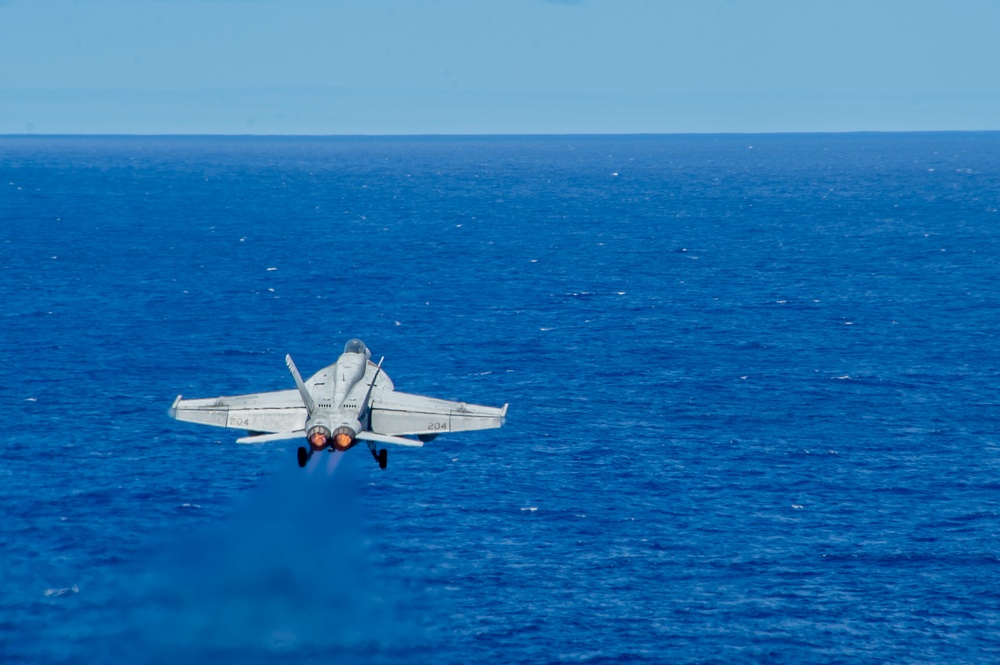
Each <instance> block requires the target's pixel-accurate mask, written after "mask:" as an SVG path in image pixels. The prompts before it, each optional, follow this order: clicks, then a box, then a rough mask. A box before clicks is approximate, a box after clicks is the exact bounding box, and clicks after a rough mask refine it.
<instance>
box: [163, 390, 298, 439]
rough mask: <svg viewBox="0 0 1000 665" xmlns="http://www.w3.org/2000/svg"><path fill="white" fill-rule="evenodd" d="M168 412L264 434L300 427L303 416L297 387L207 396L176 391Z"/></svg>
mask: <svg viewBox="0 0 1000 665" xmlns="http://www.w3.org/2000/svg"><path fill="white" fill-rule="evenodd" d="M170 416H171V417H172V418H175V419H177V420H183V421H185V422H189V423H199V424H202V425H214V426H215V427H229V428H232V429H243V430H247V431H249V432H263V433H268V434H270V433H275V432H295V431H297V430H302V429H304V428H305V426H306V418H307V414H306V407H305V405H304V404H303V403H302V396H301V395H300V394H299V391H298V390H277V391H275V392H269V393H253V394H250V395H235V396H233V397H210V398H208V399H181V396H180V395H178V396H177V399H175V400H174V403H173V406H171V407H170Z"/></svg>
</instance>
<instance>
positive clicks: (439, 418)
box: [371, 390, 508, 436]
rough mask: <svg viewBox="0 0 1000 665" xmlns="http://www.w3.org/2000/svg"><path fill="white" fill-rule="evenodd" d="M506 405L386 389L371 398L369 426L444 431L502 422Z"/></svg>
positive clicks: (385, 430) (390, 430)
mask: <svg viewBox="0 0 1000 665" xmlns="http://www.w3.org/2000/svg"><path fill="white" fill-rule="evenodd" d="M507 406H508V405H506V404H504V405H503V408H499V409H498V408H496V407H492V406H479V405H477V404H466V403H465V402H451V401H448V400H444V399H435V398H433V397H424V396H423V395H411V394H408V393H401V392H396V391H395V390H387V391H384V392H382V393H380V394H379V395H378V397H375V398H373V399H372V405H371V429H372V431H373V432H376V433H378V434H389V435H392V436H396V435H400V434H444V433H445V432H464V431H468V430H477V429H493V428H496V427H500V426H501V425H503V423H504V420H505V419H506V417H507Z"/></svg>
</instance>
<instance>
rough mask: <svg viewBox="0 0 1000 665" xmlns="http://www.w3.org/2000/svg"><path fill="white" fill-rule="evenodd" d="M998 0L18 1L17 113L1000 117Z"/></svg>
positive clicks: (854, 125)
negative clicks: (699, 0) (697, 0)
mask: <svg viewBox="0 0 1000 665" xmlns="http://www.w3.org/2000/svg"><path fill="white" fill-rule="evenodd" d="M998 25H1000V2H996V1H994V0H951V1H950V2H949V1H945V0H908V1H903V0H864V1H860V0H837V1H823V0H813V1H809V0H797V1H793V0H752V1H751V0H711V1H708V2H695V1H693V0H686V1H679V0H678V1H675V0H577V1H571V0H563V1H555V0H548V1H546V0H502V1H501V0H364V1H361V0H355V1H351V2H348V1H341V0H0V63H3V64H2V65H0V133H213V134H244V133H252V134H411V133H431V134H455V133H459V134H468V133H488V134H494V133H500V134H503V133H633V132H666V133H672V132H769V131H858V130H890V131H891V130H970V129H1000V37H998V33H997V26H998Z"/></svg>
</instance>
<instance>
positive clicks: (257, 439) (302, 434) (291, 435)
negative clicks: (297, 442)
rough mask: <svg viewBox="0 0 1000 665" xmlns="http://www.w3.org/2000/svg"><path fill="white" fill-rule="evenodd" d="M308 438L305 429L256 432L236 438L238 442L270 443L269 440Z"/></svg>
mask: <svg viewBox="0 0 1000 665" xmlns="http://www.w3.org/2000/svg"><path fill="white" fill-rule="evenodd" d="M298 438H303V439H304V438H306V431H305V430H302V429H300V430H298V431H296V432H278V433H277V434H254V435H253V436H242V437H240V438H238V439H236V443H268V442H269V441H285V440H287V439H298Z"/></svg>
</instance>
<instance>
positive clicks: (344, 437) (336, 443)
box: [333, 432, 354, 450]
mask: <svg viewBox="0 0 1000 665" xmlns="http://www.w3.org/2000/svg"><path fill="white" fill-rule="evenodd" d="M353 444H354V441H353V440H352V439H351V435H350V434H346V433H344V432H341V433H339V434H337V435H336V436H334V437H333V447H334V448H336V449H337V450H347V449H348V448H350V447H351V446H352V445H353Z"/></svg>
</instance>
